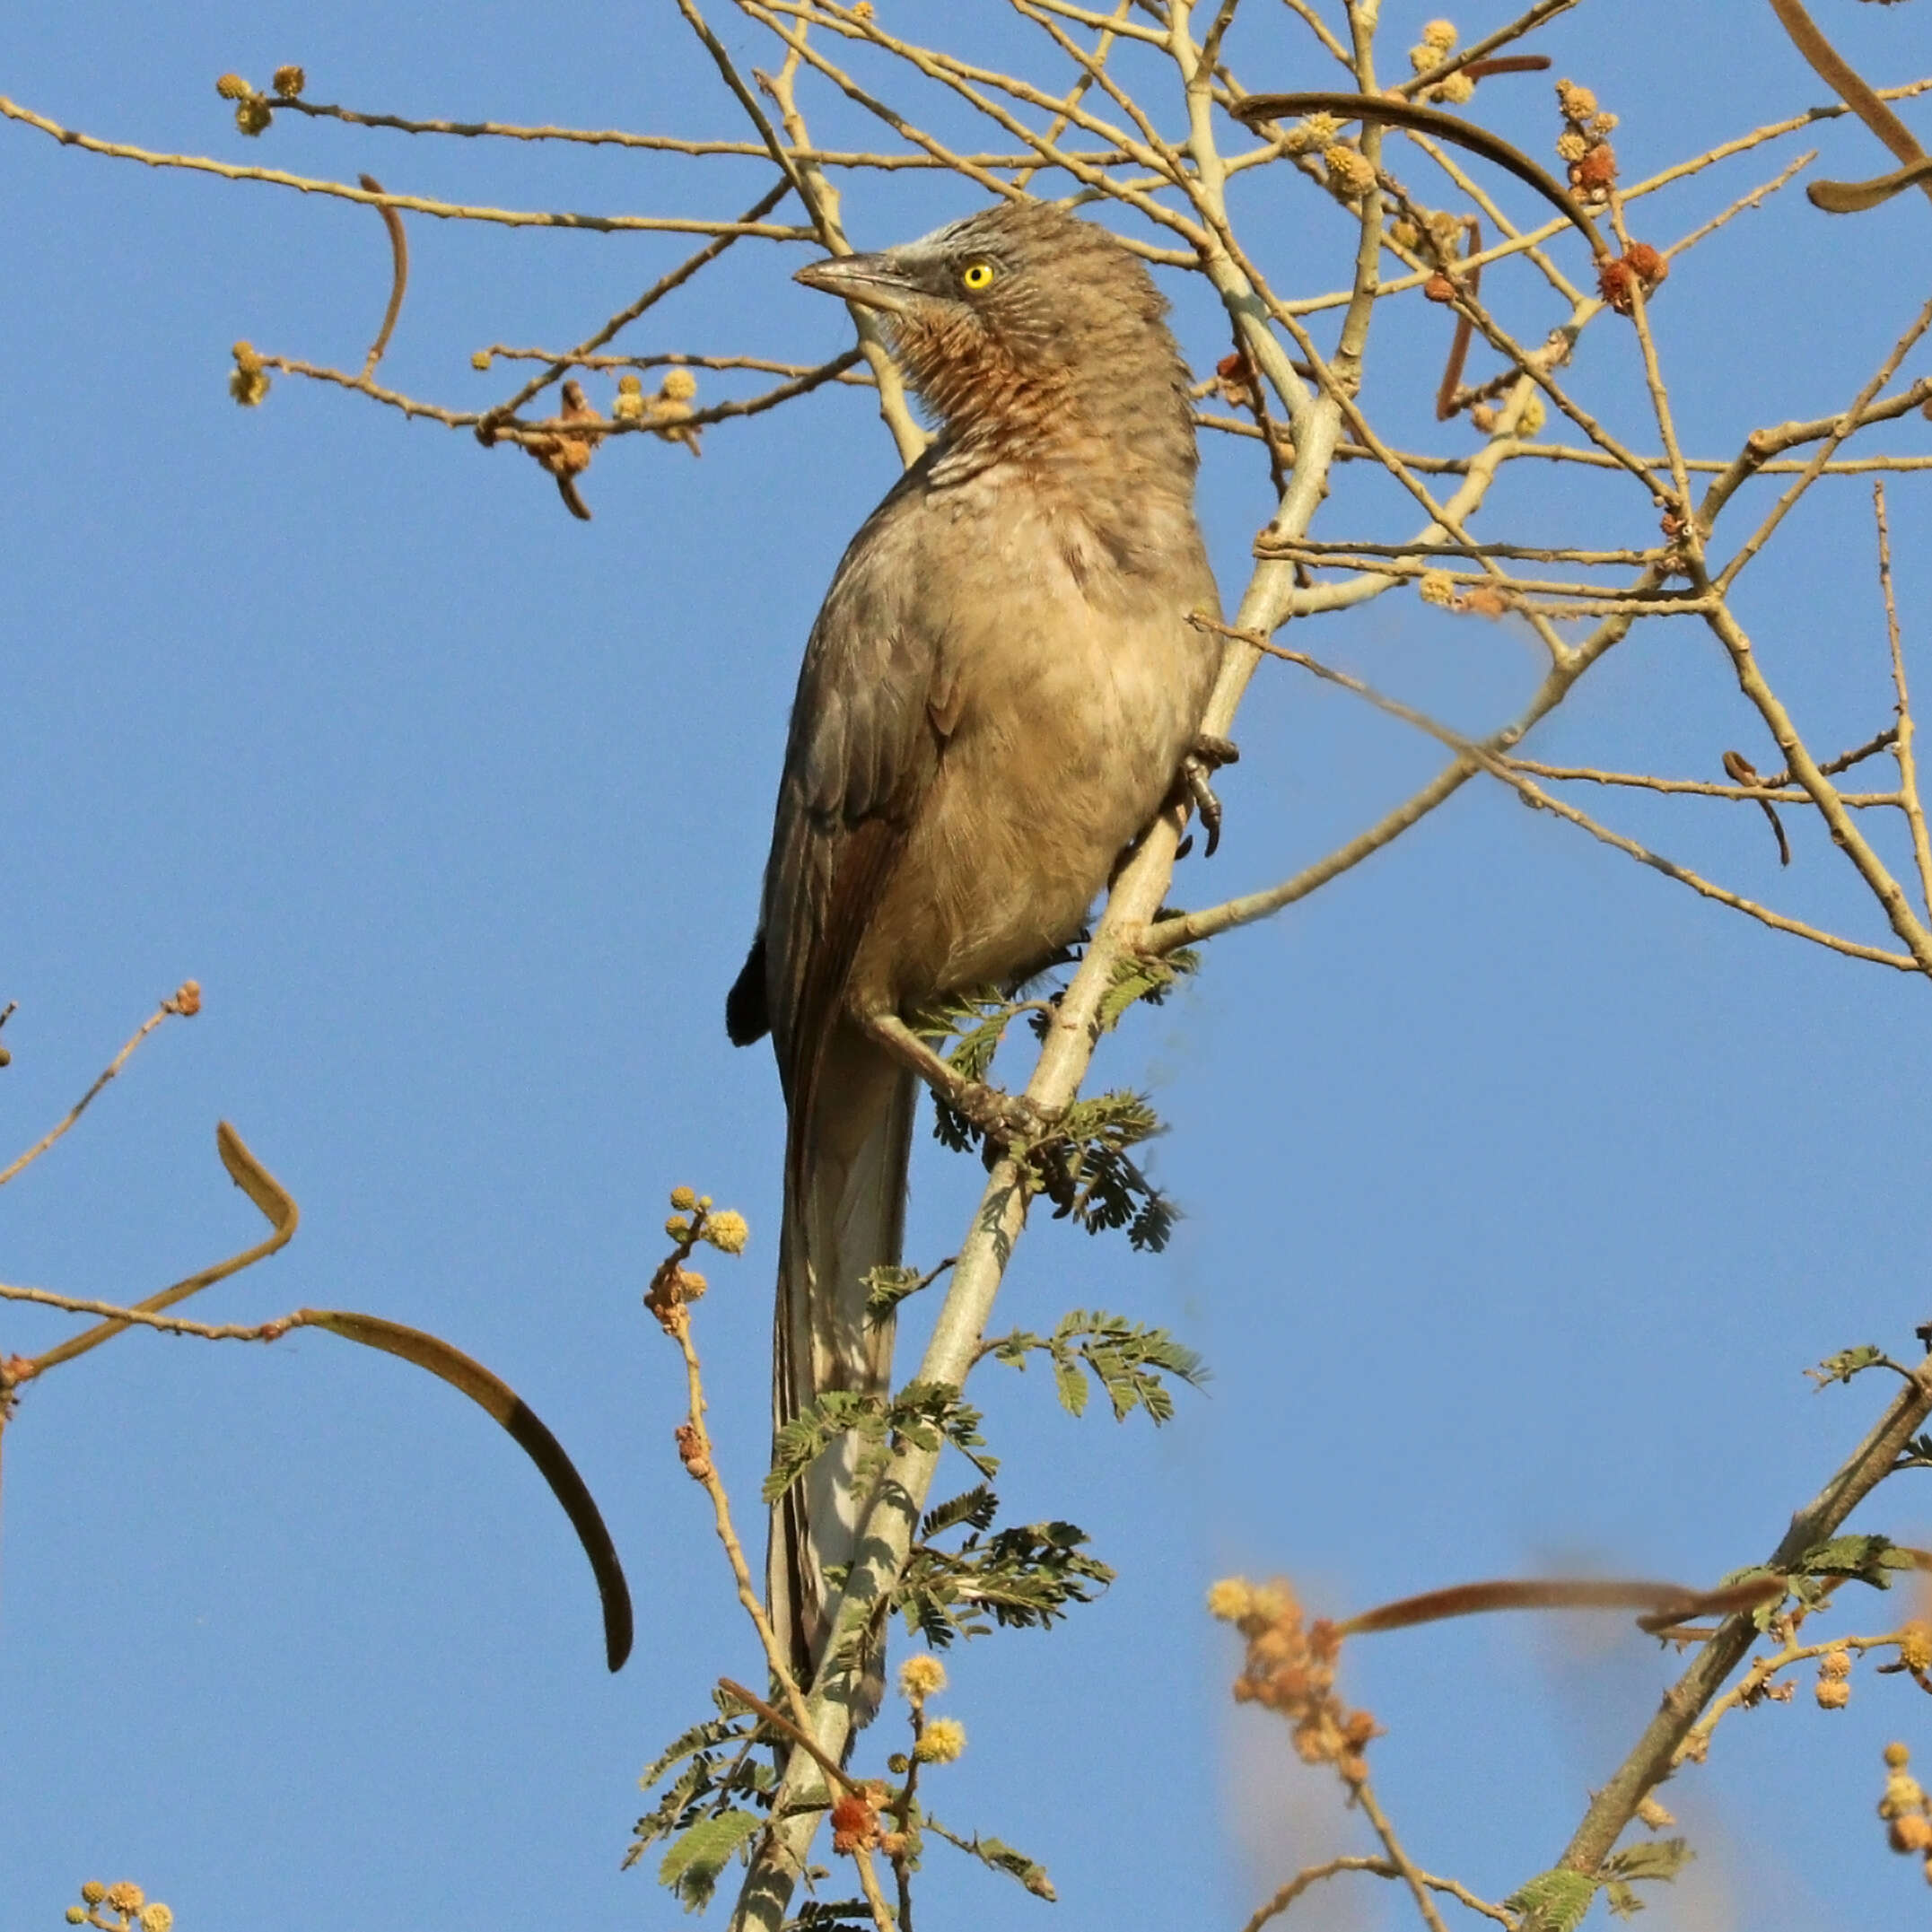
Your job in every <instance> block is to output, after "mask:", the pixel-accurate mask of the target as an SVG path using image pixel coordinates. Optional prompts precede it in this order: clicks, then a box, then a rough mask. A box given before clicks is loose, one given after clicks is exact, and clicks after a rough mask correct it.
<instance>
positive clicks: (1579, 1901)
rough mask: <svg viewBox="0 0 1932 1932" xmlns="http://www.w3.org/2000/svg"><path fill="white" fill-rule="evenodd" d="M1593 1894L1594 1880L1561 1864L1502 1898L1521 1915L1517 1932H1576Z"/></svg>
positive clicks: (1584, 1916) (1512, 1909)
mask: <svg viewBox="0 0 1932 1932" xmlns="http://www.w3.org/2000/svg"><path fill="white" fill-rule="evenodd" d="M1595 1896H1596V1881H1595V1879H1594V1878H1590V1877H1587V1876H1586V1875H1584V1874H1583V1873H1581V1872H1572V1871H1569V1869H1567V1868H1566V1867H1565V1866H1557V1867H1556V1869H1555V1870H1554V1871H1550V1872H1543V1873H1540V1874H1539V1875H1537V1876H1536V1877H1534V1878H1533V1879H1531V1880H1530V1881H1529V1883H1528V1884H1525V1885H1523V1886H1520V1887H1519V1888H1518V1889H1517V1891H1515V1892H1513V1893H1510V1895H1509V1896H1508V1898H1507V1899H1505V1900H1504V1901H1503V1903H1504V1905H1505V1906H1507V1907H1508V1910H1511V1911H1513V1912H1521V1913H1522V1914H1523V1917H1522V1919H1521V1921H1520V1922H1519V1923H1518V1925H1517V1932H1576V1928H1577V1927H1578V1926H1580V1925H1581V1924H1582V1923H1583V1921H1584V1919H1586V1918H1587V1916H1588V1914H1589V1910H1590V1901H1592V1900H1593V1899H1594V1898H1595Z"/></svg>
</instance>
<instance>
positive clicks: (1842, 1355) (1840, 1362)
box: [1805, 1342, 1885, 1389]
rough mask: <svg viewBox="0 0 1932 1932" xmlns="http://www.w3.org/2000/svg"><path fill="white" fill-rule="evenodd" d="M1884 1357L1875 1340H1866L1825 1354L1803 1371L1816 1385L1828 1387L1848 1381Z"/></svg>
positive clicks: (1877, 1363) (1874, 1365) (1875, 1366)
mask: <svg viewBox="0 0 1932 1932" xmlns="http://www.w3.org/2000/svg"><path fill="white" fill-rule="evenodd" d="M1884 1359H1885V1351H1884V1350H1883V1349H1882V1348H1880V1347H1879V1346H1878V1344H1877V1343H1876V1342H1861V1343H1860V1344H1859V1346H1858V1347H1857V1348H1855V1349H1840V1351H1838V1353H1837V1354H1836V1355H1827V1356H1826V1357H1825V1359H1823V1361H1822V1362H1820V1363H1819V1364H1818V1366H1817V1367H1816V1368H1807V1369H1806V1370H1805V1375H1806V1376H1807V1377H1809V1378H1810V1380H1811V1381H1812V1382H1813V1383H1814V1385H1815V1386H1817V1387H1819V1388H1822V1389H1823V1388H1830V1387H1831V1385H1832V1383H1834V1382H1849V1381H1850V1380H1851V1378H1852V1377H1853V1376H1856V1375H1863V1374H1864V1373H1865V1371H1866V1369H1867V1368H1878V1367H1879V1366H1880V1364H1881V1363H1883V1362H1884Z"/></svg>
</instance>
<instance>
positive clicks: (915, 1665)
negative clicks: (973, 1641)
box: [899, 1652, 946, 1704]
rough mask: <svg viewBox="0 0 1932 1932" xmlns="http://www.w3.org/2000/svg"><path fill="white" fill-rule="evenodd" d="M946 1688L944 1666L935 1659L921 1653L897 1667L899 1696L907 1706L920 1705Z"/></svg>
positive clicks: (908, 1658)
mask: <svg viewBox="0 0 1932 1932" xmlns="http://www.w3.org/2000/svg"><path fill="white" fill-rule="evenodd" d="M945 1688H946V1666H945V1665H943V1664H941V1663H940V1660H939V1659H938V1658H937V1657H931V1656H929V1655H926V1654H925V1653H923V1652H922V1653H921V1655H919V1656H918V1657H907V1658H906V1660H905V1663H903V1664H902V1665H899V1695H900V1696H901V1697H903V1698H904V1699H905V1701H906V1702H907V1703H908V1704H922V1703H924V1702H925V1700H927V1699H928V1698H929V1697H937V1696H938V1695H939V1694H940V1692H941V1691H943V1690H944V1689H945Z"/></svg>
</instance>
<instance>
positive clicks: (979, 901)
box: [725, 201, 1228, 1683]
mask: <svg viewBox="0 0 1932 1932" xmlns="http://www.w3.org/2000/svg"><path fill="white" fill-rule="evenodd" d="M798 279H799V280H800V282H803V283H804V284H807V286H809V287H811V288H816V289H823V290H825V291H826V293H830V294H835V295H840V296H843V297H844V299H845V300H846V301H848V302H859V303H862V304H863V305H864V306H865V307H867V308H869V309H872V310H877V311H879V314H880V315H881V316H882V317H883V319H884V321H885V324H886V327H887V334H888V337H889V339H890V342H891V345H892V348H893V350H894V353H895V354H896V357H897V359H898V362H899V363H900V365H901V367H902V368H903V369H904V370H905V374H906V377H907V379H908V380H909V381H910V382H911V384H912V386H913V387H914V389H916V390H917V392H918V393H919V395H920V396H921V397H922V398H923V399H924V401H925V403H926V404H927V406H928V407H930V408H931V411H932V412H933V414H934V415H936V416H937V417H938V418H939V420H940V425H941V427H940V435H939V437H938V439H937V440H936V441H935V442H934V443H933V445H932V447H931V449H929V450H927V451H926V453H925V454H924V455H923V456H922V458H921V459H919V460H918V461H917V462H916V463H914V465H913V467H912V468H910V469H908V470H907V471H906V472H905V475H904V476H901V477H900V479H899V480H898V482H897V483H896V484H895V485H893V487H892V489H891V490H890V491H888V492H887V496H886V500H885V501H884V502H883V503H881V504H880V505H879V508H878V509H877V510H875V511H873V512H872V514H871V516H870V517H869V518H868V519H867V520H866V522H865V524H864V526H863V527H862V528H861V530H860V531H859V533H858V535H857V536H856V537H854V538H852V544H851V546H850V547H849V548H848V549H847V550H846V552H845V555H844V559H843V560H842V561H841V562H840V564H839V566H838V571H837V573H836V574H835V576H834V578H833V580H832V588H831V590H829V591H828V592H827V593H826V600H825V606H824V608H823V609H821V610H820V612H819V613H818V621H817V624H816V625H814V626H813V628H812V634H811V640H810V642H809V643H808V644H807V646H806V650H805V663H804V668H803V669H802V670H801V671H800V675H799V687H798V695H797V696H796V698H795V699H794V701H793V704H792V710H791V737H790V739H789V741H788V743H787V746H786V748H785V768H784V774H783V776H782V780H781V782H780V784H779V791H778V810H777V821H776V824H775V826H774V828H773V833H772V851H771V858H770V861H769V862H768V864H767V867H766V870H765V896H764V905H763V910H762V912H761V914H760V918H759V922H758V933H757V938H756V940H754V941H753V944H752V948H751V957H749V958H748V959H747V961H746V963H745V969H744V971H743V972H742V973H741V974H740V975H739V979H738V983H737V984H736V985H735V986H733V987H732V989H731V993H730V1000H729V1001H727V1003H726V1010H725V1018H726V1024H727V1027H728V1028H729V1030H730V1036H731V1038H732V1039H733V1040H734V1041H736V1042H737V1043H738V1044H739V1045H747V1044H748V1043H749V1042H750V1041H753V1040H756V1039H757V1038H759V1037H760V1036H762V1035H763V1034H764V1033H765V1031H766V1030H767V1028H769V1030H770V1032H771V1034H772V1036H773V1041H774V1045H775V1047H776V1049H777V1054H778V1071H779V1078H780V1080H781V1082H782V1086H783V1089H784V1096H785V1105H786V1107H787V1110H788V1116H789V1128H788V1132H787V1138H786V1145H785V1195H784V1202H785V1204H784V1221H783V1227H782V1232H781V1236H780V1244H779V1262H778V1307H777V1322H776V1338H775V1342H774V1370H773V1400H774V1413H775V1418H776V1426H778V1427H781V1428H782V1426H783V1425H784V1423H785V1422H786V1421H789V1420H790V1419H791V1417H793V1416H795V1415H796V1414H798V1413H799V1412H800V1410H801V1409H802V1408H804V1407H805V1406H806V1405H807V1404H808V1403H810V1402H811V1401H812V1400H813V1399H814V1398H815V1397H817V1396H818V1395H822V1394H825V1393H826V1392H827V1391H828V1390H833V1389H847V1390H852V1391H857V1392H873V1393H879V1394H883V1393H885V1392H887V1389H888V1388H889V1376H890V1371H891V1363H892V1328H891V1323H890V1320H889V1318H887V1320H886V1321H884V1322H879V1321H877V1320H870V1321H869V1320H868V1317H867V1313H866V1290H865V1287H864V1285H863V1281H862V1278H863V1276H864V1275H865V1274H866V1272H867V1271H868V1270H870V1269H872V1268H875V1267H878V1266H879V1265H880V1264H881V1263H896V1261H897V1260H898V1259H899V1245H900V1237H901V1231H902V1228H903V1226H904V1222H905V1171H906V1160H907V1155H908V1151H909V1148H910V1142H911V1135H912V1125H913V1113H914V1102H915V1098H916V1096H917V1091H918V1086H917V1083H918V1081H919V1080H922V1079H923V1080H926V1081H927V1082H929V1083H930V1084H931V1085H932V1086H933V1087H935V1088H938V1089H939V1090H940V1091H941V1092H943V1093H944V1094H945V1095H946V1097H947V1098H948V1099H949V1102H951V1103H952V1104H953V1105H954V1106H957V1107H958V1108H959V1109H960V1110H961V1111H962V1112H963V1113H965V1114H966V1115H967V1116H968V1117H969V1118H971V1119H973V1120H975V1121H977V1122H978V1123H980V1124H982V1125H983V1126H985V1127H987V1128H988V1129H989V1130H990V1131H992V1132H993V1133H994V1134H995V1135H996V1136H997V1135H998V1134H1000V1133H1001V1132H1002V1131H1010V1129H1011V1127H1012V1126H1013V1124H1014V1123H1015V1122H1016V1120H1017V1119H1018V1118H1021V1117H1022V1116H1021V1115H1020V1113H1019V1109H1018V1105H1017V1104H1016V1103H1014V1102H1010V1101H1008V1100H1006V1099H1005V1098H1004V1097H1002V1096H1000V1095H998V1094H996V1093H994V1092H992V1090H991V1089H989V1088H985V1087H983V1086H980V1085H978V1084H977V1083H973V1082H968V1081H966V1080H962V1079H961V1078H960V1077H959V1076H958V1075H957V1074H956V1073H954V1072H953V1071H952V1070H951V1069H950V1068H949V1067H948V1066H947V1065H946V1063H945V1062H943V1061H942V1060H941V1059H940V1057H939V1056H938V1054H937V1053H934V1052H933V1050H932V1049H931V1047H930V1046H928V1045H926V1044H925V1042H924V1041H923V1040H922V1039H921V1038H919V1037H918V1036H917V1035H916V1034H914V1031H913V1030H912V1028H911V1027H910V1026H909V1025H908V1024H907V1018H908V1016H912V1015H916V1013H917V1012H918V1010H920V1009H921V1008H922V1006H924V1005H926V1004H927V1003H929V1002H931V1001H934V1000H935V999H936V998H938V997H940V996H942V995H944V994H947V993H951V992H961V991H965V990H979V989H983V988H985V987H988V986H992V985H1010V984H1013V983H1017V982H1018V981H1019V980H1020V979H1022V978H1024V977H1025V976H1027V974H1028V973H1029V972H1032V971H1034V970H1036V969H1037V968H1038V967H1040V966H1042V965H1043V964H1045V962H1046V961H1047V960H1048V959H1050V958H1051V957H1053V954H1054V953H1055V951H1056V950H1057V949H1059V948H1061V947H1062V946H1063V945H1064V944H1065V943H1066V942H1067V940H1070V939H1071V938H1072V937H1073V935H1074V934H1075V933H1077V932H1078V931H1079V930H1080V925H1081V922H1082V921H1083V920H1084V918H1085V917H1086V915H1087V913H1088V908H1089V906H1091V905H1092V904H1093V902H1094V899H1095V897H1096V896H1097V894H1098V893H1099V892H1100V891H1101V889H1102V888H1103V887H1105V886H1106V882H1107V879H1108V877H1109V874H1110V873H1111V872H1112V870H1113V869H1114V867H1115V862H1116V861H1118V860H1119V858H1120V856H1121V854H1122V852H1123V850H1124V849H1125V848H1126V847H1127V846H1128V845H1130V844H1132V842H1133V840H1134V839H1135V838H1136V837H1137V836H1138V835H1140V834H1141V832H1142V831H1143V830H1145V829H1146V827H1147V826H1148V825H1149V823H1150V821H1151V820H1152V819H1153V817H1154V816H1155V815H1156V813H1158V811H1159V809H1160V808H1161V805H1162V803H1163V801H1164V800H1167V798H1168V797H1169V796H1170V794H1171V793H1172V792H1173V791H1174V788H1175V785H1176V774H1177V773H1179V772H1180V770H1181V768H1182V766H1183V764H1184V761H1185V760H1187V759H1188V758H1189V757H1190V756H1191V754H1192V751H1193V748H1194V747H1195V739H1196V731H1197V727H1198V726H1199V723H1200V721H1201V715H1202V709H1203V707H1204V706H1205V704H1206V702H1207V696H1208V692H1209V688H1210V686H1211V683H1212V681H1213V678H1214V670H1215V664H1216V660H1217V657H1218V651H1217V650H1216V646H1215V643H1214V640H1213V638H1212V637H1211V635H1210V634H1204V633H1203V632H1202V631H1201V630H1199V629H1197V628H1194V627H1193V626H1191V625H1189V624H1188V622H1187V621H1186V620H1187V618H1188V616H1189V615H1190V613H1193V612H1205V613H1206V614H1208V615H1209V616H1218V615H1219V605H1218V603H1217V600H1216V598H1215V591H1214V582H1213V579H1212V577H1211V574H1210V573H1209V569H1208V561H1207V555H1206V551H1205V549H1204V548H1203V546H1202V539H1201V531H1200V528H1199V526H1198V525H1197V524H1196V522H1195V520H1194V470H1195V467H1196V461H1197V459H1196V454H1195V450H1194V432H1193V420H1192V415H1191V408H1190V404H1189V400H1188V394H1187V371H1186V367H1185V364H1184V363H1182V361H1181V356H1180V352H1179V350H1178V349H1177V348H1176V345H1175V342H1174V338H1173V337H1172V336H1171V335H1170V334H1169V333H1168V331H1167V325H1166V323H1165V322H1164V321H1163V320H1162V316H1163V314H1164V312H1165V310H1166V307H1167V304H1166V302H1164V301H1163V300H1162V298H1161V296H1160V295H1159V293H1158V291H1157V290H1156V289H1155V287H1154V284H1153V282H1152V280H1151V278H1150V276H1149V275H1148V273H1147V271H1146V269H1145V268H1144V267H1142V266H1141V263H1140V262H1139V261H1138V260H1137V259H1136V258H1134V257H1133V256H1132V255H1131V254H1130V253H1129V252H1128V251H1127V250H1126V249H1123V247H1122V246H1121V245H1120V244H1119V243H1118V242H1117V241H1115V240H1114V239H1113V238H1112V237H1111V236H1109V235H1108V234H1106V232H1105V231H1103V230H1101V229H1098V228H1096V227H1094V226H1092V225H1091V224H1089V223H1085V222H1081V221H1076V220H1075V219H1074V218H1073V217H1072V216H1071V215H1070V214H1064V213H1062V211H1061V210H1059V209H1057V208H1053V207H1051V206H1048V205H1044V204H1041V203H1038V202H1031V201H1015V202H1006V203H1001V204H999V205H995V206H993V207H992V208H989V209H986V210H984V211H983V212H982V213H980V214H975V215H972V216H970V217H968V218H967V219H966V220H965V221H961V222H956V223H953V224H952V225H951V226H949V227H946V228H941V229H940V230H939V231H937V232H935V233H933V234H931V235H928V236H926V237H925V238H924V239H923V240H919V241H914V242H909V243H907V244H906V245H905V246H904V247H901V248H896V249H887V250H885V251H884V252H883V253H881V254H877V255H850V256H845V257H842V258H835V259H834V260H831V261H826V262H820V263H817V264H815V265H814V266H812V267H809V268H805V269H801V270H800V273H799V275H798ZM1203 748H1206V741H1203ZM1227 749H1228V747H1222V755H1223V756H1225V755H1226V754H1227ZM856 1456H857V1447H856V1444H855V1443H854V1442H853V1440H852V1438H849V1437H848V1438H846V1439H845V1441H844V1443H842V1444H840V1445H837V1446H835V1447H833V1448H832V1449H830V1450H828V1451H827V1452H826V1454H825V1455H824V1456H821V1457H820V1458H819V1459H818V1461H817V1463H816V1464H814V1465H813V1467H812V1468H811V1469H810V1470H809V1472H808V1473H807V1474H806V1476H805V1477H804V1479H803V1480H802V1481H801V1482H798V1483H795V1484H794V1485H793V1486H792V1488H791V1491H790V1493H789V1494H788V1495H786V1497H785V1498H784V1499H783V1500H782V1502H781V1503H780V1504H779V1505H778V1506H777V1508H776V1509H775V1510H774V1518H773V1525H772V1536H771V1550H770V1556H769V1559H768V1572H769V1587H770V1593H771V1612H772V1617H773V1622H774V1625H775V1626H776V1629H777V1631H778V1635H779V1640H780V1642H781V1644H782V1645H783V1646H784V1647H785V1648H786V1649H787V1651H788V1652H789V1656H790V1660H791V1668H792V1670H793V1672H794V1674H796V1675H797V1677H798V1678H799V1679H800V1682H801V1683H809V1682H810V1680H811V1677H812V1675H813V1673H814V1671H815V1670H816V1668H817V1664H818V1662H819V1658H820V1655H821V1653H822V1651H823V1648H824V1643H825V1637H826V1615H827V1611H828V1607H829V1605H828V1595H829V1593H828V1591H827V1588H826V1583H825V1579H824V1577H823V1575H822V1572H823V1569H824V1568H825V1567H826V1565H828V1564H842V1563H848V1562H850V1561H851V1560H852V1552H853V1545H854V1541H855V1535H856V1529H857V1518H858V1516H859V1513H860V1511H861V1508H862V1506H863V1502H864V1499H863V1498H862V1497H861V1496H860V1495H859V1494H858V1493H857V1482H856V1475H855V1470H854V1464H855V1460H856ZM875 1670H876V1661H875Z"/></svg>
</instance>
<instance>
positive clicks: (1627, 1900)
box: [1604, 1878, 1644, 1919]
mask: <svg viewBox="0 0 1932 1932" xmlns="http://www.w3.org/2000/svg"><path fill="white" fill-rule="evenodd" d="M1604 1904H1605V1905H1607V1906H1608V1907H1609V1908H1610V1910H1612V1911H1613V1913H1615V1914H1616V1916H1617V1917H1618V1918H1619V1919H1634V1918H1635V1917H1636V1916H1637V1914H1638V1913H1639V1912H1640V1911H1641V1910H1643V1909H1644V1901H1642V1900H1641V1899H1640V1898H1639V1897H1638V1896H1637V1894H1636V1893H1634V1892H1632V1891H1631V1890H1630V1887H1629V1886H1628V1885H1627V1884H1624V1883H1623V1881H1622V1879H1621V1878H1613V1879H1611V1880H1610V1881H1609V1883H1608V1884H1605V1885H1604Z"/></svg>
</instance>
